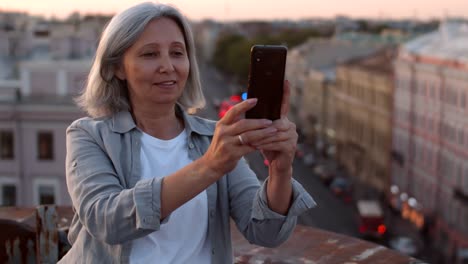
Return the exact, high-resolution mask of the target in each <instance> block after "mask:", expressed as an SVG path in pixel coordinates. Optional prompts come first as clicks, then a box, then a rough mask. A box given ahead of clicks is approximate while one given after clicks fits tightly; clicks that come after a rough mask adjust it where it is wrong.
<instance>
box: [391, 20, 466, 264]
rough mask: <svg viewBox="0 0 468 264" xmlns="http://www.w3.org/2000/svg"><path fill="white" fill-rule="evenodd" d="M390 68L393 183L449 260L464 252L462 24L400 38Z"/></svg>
mask: <svg viewBox="0 0 468 264" xmlns="http://www.w3.org/2000/svg"><path fill="white" fill-rule="evenodd" d="M395 75H396V76H395V82H396V87H395V100H394V119H393V126H394V129H393V153H392V154H393V161H392V184H394V185H395V186H397V189H398V190H399V191H400V195H401V196H404V197H405V198H406V197H412V198H413V199H414V200H413V201H417V203H416V204H417V205H418V206H417V207H416V208H413V209H412V210H409V212H411V213H413V211H414V212H415V214H416V215H417V214H418V213H420V214H422V215H424V216H425V220H426V222H427V223H426V224H428V225H430V228H431V229H430V231H431V233H430V235H431V238H432V239H431V241H432V242H433V246H435V247H437V248H440V249H441V251H442V253H443V255H444V258H445V261H448V262H447V263H449V262H450V263H455V261H456V259H457V258H460V256H461V254H467V253H466V252H468V119H467V118H466V117H467V115H468V102H467V100H468V24H456V23H455V24H454V23H445V24H442V25H441V27H440V29H439V30H438V31H435V32H433V33H430V34H427V35H423V36H421V37H419V38H417V39H415V40H413V41H410V42H408V43H407V44H405V45H403V46H402V47H401V48H400V51H399V56H398V58H397V60H396V63H395ZM396 194H397V193H396ZM403 203H404V204H406V202H405V201H403ZM413 203H415V202H413ZM409 209H411V208H409ZM408 217H411V215H408ZM463 252H465V253H463Z"/></svg>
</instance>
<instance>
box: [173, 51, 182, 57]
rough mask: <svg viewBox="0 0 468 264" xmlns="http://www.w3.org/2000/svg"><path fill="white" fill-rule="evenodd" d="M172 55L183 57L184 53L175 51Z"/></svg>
mask: <svg viewBox="0 0 468 264" xmlns="http://www.w3.org/2000/svg"><path fill="white" fill-rule="evenodd" d="M172 54H174V55H175V56H183V55H184V53H183V52H182V51H174V52H172Z"/></svg>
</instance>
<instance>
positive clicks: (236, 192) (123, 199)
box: [60, 111, 315, 264]
mask: <svg viewBox="0 0 468 264" xmlns="http://www.w3.org/2000/svg"><path fill="white" fill-rule="evenodd" d="M178 114H180V115H181V116H183V119H184V122H185V128H186V130H187V135H188V139H187V142H188V145H187V147H188V152H189V157H190V158H191V159H192V160H196V159H198V158H199V157H201V156H202V155H203V154H204V153H205V151H206V150H207V149H208V146H209V145H210V142H211V139H212V137H213V133H214V129H215V122H214V121H209V120H206V119H202V118H199V117H195V116H191V115H188V114H186V113H185V112H183V111H178ZM140 137H141V132H140V131H139V130H138V129H136V125H135V123H134V121H133V118H132V116H131V114H130V113H129V112H119V113H117V114H115V115H113V116H112V117H107V118H96V119H92V118H82V119H79V120H76V121H75V122H73V123H72V124H71V125H70V127H69V128H68V129H67V158H66V177H67V186H68V192H69V193H70V196H71V199H72V202H73V208H74V211H75V215H74V217H73V220H72V223H71V225H70V231H69V235H68V239H69V241H70V243H71V244H72V248H71V249H70V251H69V252H68V253H67V254H66V255H65V256H64V257H63V258H62V260H61V261H60V263H128V262H129V255H130V250H131V247H132V241H133V240H134V239H136V238H140V237H143V236H146V235H148V234H150V233H151V232H157V231H158V230H159V228H160V226H161V225H164V224H165V223H166V222H167V221H170V217H171V216H170V215H169V216H168V217H166V218H165V219H164V220H163V221H161V220H160V218H161V217H160V216H161V196H160V191H161V183H162V182H163V179H159V178H154V179H144V180H140V175H139V173H140V171H141V170H140V166H141V165H140V149H141V148H140ZM266 182H267V181H265V183H264V184H263V186H260V184H259V182H258V180H257V178H256V175H255V174H254V172H253V171H252V170H251V169H250V168H249V166H248V165H247V163H246V162H245V160H244V159H241V160H240V161H239V163H238V164H237V166H236V168H235V169H234V170H233V171H231V172H229V173H228V174H226V175H225V176H224V177H222V178H221V179H220V180H218V181H217V182H215V183H213V184H212V185H211V186H209V187H208V188H207V190H206V191H207V196H208V212H209V217H208V219H209V220H208V221H209V223H208V239H210V240H211V245H212V250H211V253H212V258H211V260H212V263H213V264H214V263H216V264H218V263H232V262H233V257H232V247H231V234H230V218H232V219H233V220H234V222H235V223H236V225H237V227H238V228H239V230H240V232H242V234H243V235H244V236H245V238H246V239H247V240H249V241H250V242H251V243H254V244H257V245H261V246H265V247H275V246H278V245H279V244H281V243H282V242H284V241H286V240H287V238H288V237H289V235H290V234H291V233H292V231H293V229H294V227H295V224H296V220H297V216H298V215H300V214H301V213H303V212H304V211H306V210H308V209H310V208H312V207H314V206H315V202H314V201H313V199H312V197H311V196H310V195H309V194H308V193H307V192H306V191H305V190H304V189H303V188H302V186H301V185H300V184H299V183H298V182H296V181H295V180H293V181H292V186H293V202H292V204H291V207H290V209H289V211H288V214H287V215H286V216H283V215H280V214H278V213H276V212H274V211H272V210H270V209H269V208H268V205H267V202H266V201H267V200H266V188H265V187H266ZM187 221H197V220H196V219H187ZM181 243H183V241H181ZM155 261H156V262H157V260H155Z"/></svg>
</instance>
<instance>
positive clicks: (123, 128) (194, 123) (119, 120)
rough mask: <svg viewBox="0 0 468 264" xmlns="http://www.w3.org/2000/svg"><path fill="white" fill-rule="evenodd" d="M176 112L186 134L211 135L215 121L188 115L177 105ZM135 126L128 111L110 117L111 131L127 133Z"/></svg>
mask: <svg viewBox="0 0 468 264" xmlns="http://www.w3.org/2000/svg"><path fill="white" fill-rule="evenodd" d="M176 114H177V115H178V116H182V118H183V120H184V124H185V129H186V130H187V134H189V135H190V134H191V133H192V132H195V133H197V134H200V135H205V136H212V135H213V133H214V128H215V125H216V122H215V121H212V120H207V119H204V118H200V117H197V116H193V115H189V114H188V113H187V112H186V111H184V110H183V109H182V107H180V106H179V105H177V106H176ZM134 128H136V124H135V121H134V120H133V117H132V115H131V114H130V112H129V111H121V112H118V113H116V114H114V115H113V117H112V131H114V132H116V133H121V134H122V133H127V132H129V131H130V130H132V129H134Z"/></svg>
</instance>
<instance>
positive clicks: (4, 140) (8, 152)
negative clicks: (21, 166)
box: [0, 131, 14, 159]
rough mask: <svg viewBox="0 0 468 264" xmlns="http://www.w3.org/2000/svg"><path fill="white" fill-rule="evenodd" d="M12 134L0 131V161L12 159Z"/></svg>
mask: <svg viewBox="0 0 468 264" xmlns="http://www.w3.org/2000/svg"><path fill="white" fill-rule="evenodd" d="M13 139H14V138H13V132H11V131H0V159H13V158H14V152H13V146H14V144H13Z"/></svg>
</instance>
